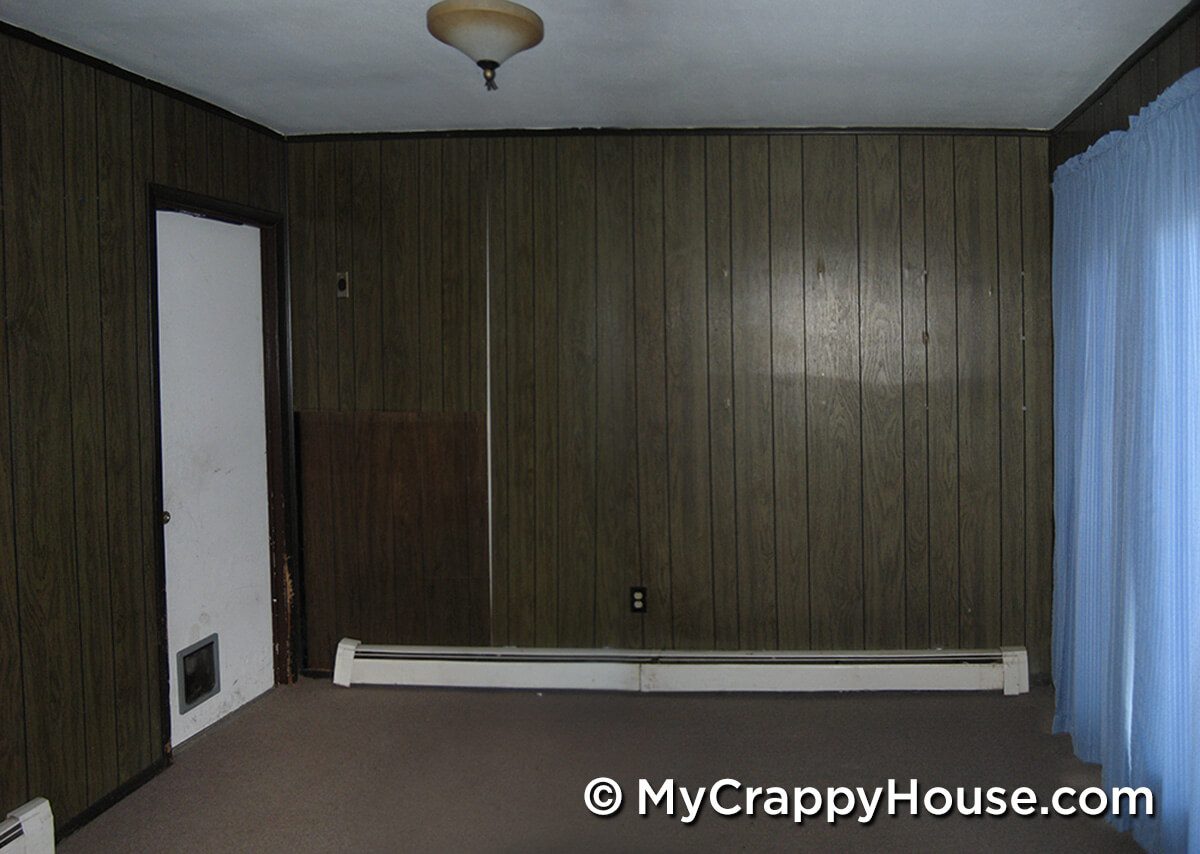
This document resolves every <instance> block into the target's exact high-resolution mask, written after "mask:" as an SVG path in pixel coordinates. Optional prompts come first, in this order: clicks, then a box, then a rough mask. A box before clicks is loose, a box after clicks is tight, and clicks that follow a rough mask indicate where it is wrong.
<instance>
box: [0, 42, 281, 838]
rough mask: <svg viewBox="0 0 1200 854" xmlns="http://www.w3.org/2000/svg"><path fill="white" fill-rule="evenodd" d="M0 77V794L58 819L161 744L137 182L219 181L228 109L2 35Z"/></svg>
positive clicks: (147, 314) (258, 138) (141, 185)
mask: <svg viewBox="0 0 1200 854" xmlns="http://www.w3.org/2000/svg"><path fill="white" fill-rule="evenodd" d="M0 75H3V82H2V83H0V160H2V163H0V205H2V206H3V208H4V210H3V213H2V215H0V228H2V230H3V235H2V239H0V247H2V248H0V278H2V279H3V287H2V288H0V292H2V293H3V295H4V297H3V299H4V305H3V311H0V314H3V315H4V318H5V320H4V330H3V331H4V348H3V359H2V360H0V361H2V362H3V365H2V367H0V395H3V398H4V401H5V405H4V407H3V417H2V418H0V518H3V519H6V520H8V521H7V522H5V523H0V567H2V568H0V599H2V600H3V602H2V604H0V624H2V627H0V650H2V651H0V671H3V675H2V676H0V800H3V801H4V802H7V803H19V802H20V801H21V800H23V799H24V797H25V796H26V795H27V794H42V795H47V796H49V797H50V798H52V800H53V803H54V808H55V816H56V820H57V821H58V823H59V825H60V827H61V826H62V825H64V824H66V823H68V822H70V821H72V820H74V819H76V818H77V817H78V816H79V814H80V813H82V812H83V811H84V810H85V809H87V808H88V807H89V806H92V805H94V804H95V803H97V802H99V801H102V800H103V799H104V798H106V797H107V796H109V795H111V793H112V792H113V791H114V790H116V789H117V788H118V787H119V786H121V785H123V784H125V783H128V782H129V781H130V780H132V779H133V778H135V777H136V776H138V775H140V774H142V773H143V772H145V771H146V770H148V769H149V768H150V767H151V766H152V765H153V764H154V763H156V762H159V761H161V759H162V757H163V755H164V745H165V743H166V741H167V733H166V732H165V728H164V721H163V719H162V693H161V690H162V687H163V686H162V682H161V678H162V676H161V673H162V671H161V667H162V662H163V658H164V655H165V650H163V648H162V634H161V615H160V614H159V601H160V599H159V597H160V587H159V577H160V575H159V573H160V569H161V567H160V566H159V565H158V552H157V537H158V534H159V529H158V520H157V514H156V507H155V502H156V500H157V498H156V496H157V489H158V486H157V478H158V471H157V460H156V456H155V455H156V451H157V436H156V434H155V431H156V429H157V426H156V417H155V406H156V401H155V398H154V385H153V353H152V351H151V347H150V343H151V340H152V338H151V322H152V317H153V312H152V305H151V300H150V291H149V282H150V268H151V258H150V256H149V245H148V244H149V240H148V234H147V223H148V213H147V204H148V193H147V187H148V185H149V184H151V183H153V182H158V183H161V184H167V185H170V186H173V187H177V188H182V189H190V190H194V191H196V192H199V193H208V194H212V195H217V196H221V195H223V194H224V187H225V175H224V172H225V166H226V162H227V161H228V160H229V158H228V157H227V152H226V151H225V150H224V149H225V142H226V134H225V128H226V126H227V125H228V124H231V123H230V122H229V120H228V119H227V118H226V117H223V116H220V115H218V114H216V113H215V112H208V111H206V110H205V109H204V108H202V107H201V106H199V105H196V104H194V103H190V102H188V103H185V102H183V101H182V100H179V99H176V98H173V97H172V96H170V95H169V94H167V93H165V92H161V91H157V90H151V89H150V88H148V87H146V86H143V85H141V84H139V83H136V82H132V81H131V80H129V79H128V78H126V77H118V76H115V75H113V74H110V73H108V72H106V71H105V70H103V69H102V68H96V67H93V66H91V65H88V64H86V63H83V62H79V61H76V60H75V59H72V58H67V57H63V56H60V55H59V54H58V53H55V52H52V51H49V50H47V49H45V48H44V47H42V46H40V45H34V44H32V43H30V42H26V41H24V40H22V39H20V38H17V37H13V36H9V35H4V36H0ZM237 127H238V128H239V133H238V134H236V135H235V136H240V137H241V138H242V139H243V140H244V141H245V142H246V144H247V146H249V145H250V144H251V143H253V145H254V146H255V147H256V150H257V152H258V155H259V158H260V160H261V162H262V168H263V173H264V175H267V176H269V177H268V178H267V181H266V186H263V187H257V186H256V185H255V184H254V182H253V179H252V178H251V176H249V175H248V174H246V173H245V171H244V170H243V177H244V178H245V182H244V187H243V192H242V193H241V194H240V195H239V196H238V197H237V198H234V199H233V200H234V201H239V202H246V201H247V200H248V199H249V197H250V194H251V193H253V192H257V193H259V194H260V195H259V196H258V198H260V199H262V200H272V201H273V204H274V206H276V207H279V203H280V202H281V199H282V181H281V180H280V177H281V175H280V172H279V169H280V165H281V163H282V150H283V146H282V144H281V143H280V142H279V141H278V139H277V138H275V137H273V136H270V135H267V134H263V133H260V132H259V131H257V130H252V129H250V128H248V127H247V126H246V125H244V124H238V125H237ZM14 523H15V524H14ZM27 783H28V784H29V786H28V787H27Z"/></svg>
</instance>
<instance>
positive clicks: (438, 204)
mask: <svg viewBox="0 0 1200 854" xmlns="http://www.w3.org/2000/svg"><path fill="white" fill-rule="evenodd" d="M419 146H420V149H419V151H420V157H421V169H420V173H419V175H420V184H419V187H420V189H419V198H420V206H419V208H418V216H419V221H420V240H421V246H420V259H421V285H420V302H419V308H418V311H419V316H420V318H421V336H420V341H421V361H420V365H421V368H420V370H421V409H422V410H424V411H427V412H436V411H438V410H440V409H441V408H442V228H443V225H444V223H443V221H442V154H443V143H442V141H441V140H438V139H422V140H421V141H420V143H419ZM502 187H503V185H502V184H501V185H498V187H497V189H502ZM501 198H503V197H501ZM349 408H352V407H349Z"/></svg>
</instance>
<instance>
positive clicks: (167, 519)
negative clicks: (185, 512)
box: [162, 510, 171, 525]
mask: <svg viewBox="0 0 1200 854" xmlns="http://www.w3.org/2000/svg"><path fill="white" fill-rule="evenodd" d="M170 521H171V514H170V513H168V512H167V511H166V510H164V511H163V512H162V523H163V524H164V525H166V524H167V523H169V522H170Z"/></svg>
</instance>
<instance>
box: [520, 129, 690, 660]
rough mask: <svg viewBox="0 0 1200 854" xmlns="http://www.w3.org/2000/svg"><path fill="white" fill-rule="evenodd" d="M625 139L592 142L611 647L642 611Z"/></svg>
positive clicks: (600, 455) (603, 593) (601, 481)
mask: <svg viewBox="0 0 1200 854" xmlns="http://www.w3.org/2000/svg"><path fill="white" fill-rule="evenodd" d="M632 143H633V141H632V140H631V139H629V138H627V137H601V138H600V139H598V140H597V141H596V407H597V413H598V414H600V415H599V417H601V418H603V420H604V421H605V423H607V424H608V425H609V429H606V430H597V431H596V641H595V642H596V644H597V645H600V646H615V647H638V646H641V644H642V620H641V617H640V616H639V615H637V614H634V613H632V612H631V611H630V609H629V588H630V587H632V586H635V585H638V584H640V581H641V573H640V572H639V567H638V503H637V502H638V491H637V475H638V472H637V373H636V371H637V366H636V364H635V362H634V356H635V342H634V311H635V309H634V290H633V187H632V182H633V144H632ZM531 391H536V390H535V389H531ZM534 400H535V398H534V397H533V395H531V396H530V403H533V402H534ZM601 413H602V414H601ZM672 589H674V588H672Z"/></svg>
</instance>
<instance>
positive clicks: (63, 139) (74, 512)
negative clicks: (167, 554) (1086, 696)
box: [55, 57, 91, 800]
mask: <svg viewBox="0 0 1200 854" xmlns="http://www.w3.org/2000/svg"><path fill="white" fill-rule="evenodd" d="M55 64H56V66H57V67H58V91H59V98H58V132H59V139H58V144H59V160H60V163H59V166H60V168H61V169H62V172H63V187H62V199H61V200H60V201H61V204H62V217H63V247H62V248H63V289H64V296H65V300H64V304H63V307H64V311H65V314H64V318H63V320H64V322H65V323H66V327H67V336H66V337H67V417H66V422H67V433H68V435H69V436H70V438H71V543H72V546H73V547H74V548H73V551H74V552H75V555H74V560H73V561H72V562H73V564H74V566H75V609H76V614H77V617H78V623H77V625H76V626H75V628H76V629H78V636H79V663H80V667H79V696H80V706H81V711H80V714H81V716H82V719H83V779H84V781H85V787H84V788H85V791H86V788H87V787H86V781H88V780H90V779H91V771H90V768H89V762H88V749H87V735H88V725H87V717H88V714H87V713H88V709H87V702H86V698H87V682H86V679H85V678H84V667H83V661H84V655H83V623H82V620H83V617H82V615H83V596H82V595H81V594H80V592H79V575H80V568H79V563H80V561H79V477H78V473H77V472H76V465H75V372H74V371H73V370H72V369H71V368H72V365H73V364H74V356H75V355H76V354H75V353H74V352H73V348H72V347H71V342H72V338H73V336H72V335H71V290H70V288H71V285H70V283H71V253H70V251H69V250H68V248H67V245H66V244H67V241H68V240H69V239H70V238H69V236H68V234H67V222H68V219H69V216H68V213H67V211H68V201H69V199H68V197H69V195H70V193H69V192H68V190H67V87H66V74H65V73H64V70H63V59H62V57H57V58H56V62H55ZM89 70H90V69H89ZM85 800H87V798H85Z"/></svg>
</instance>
